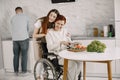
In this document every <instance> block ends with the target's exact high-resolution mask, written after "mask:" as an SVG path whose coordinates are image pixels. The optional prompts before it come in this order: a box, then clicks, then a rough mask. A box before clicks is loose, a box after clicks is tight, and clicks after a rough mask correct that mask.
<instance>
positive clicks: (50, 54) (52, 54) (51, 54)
mask: <svg viewBox="0 0 120 80" xmlns="http://www.w3.org/2000/svg"><path fill="white" fill-rule="evenodd" d="M43 55H44V56H53V57H56V58H57V57H58V55H56V54H54V53H49V52H48V53H45V54H43Z"/></svg>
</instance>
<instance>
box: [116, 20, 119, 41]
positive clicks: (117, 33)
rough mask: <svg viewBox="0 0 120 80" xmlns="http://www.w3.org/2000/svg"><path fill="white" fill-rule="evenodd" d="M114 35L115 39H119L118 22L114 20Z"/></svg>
mask: <svg viewBox="0 0 120 80" xmlns="http://www.w3.org/2000/svg"><path fill="white" fill-rule="evenodd" d="M115 36H116V39H117V40H120V22H115Z"/></svg>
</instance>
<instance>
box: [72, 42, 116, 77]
mask: <svg viewBox="0 0 120 80" xmlns="http://www.w3.org/2000/svg"><path fill="white" fill-rule="evenodd" d="M91 41H93V40H74V42H80V43H82V44H83V45H85V46H87V45H88V44H90V43H91ZM99 41H101V42H103V43H105V44H106V46H107V48H110V47H111V48H112V47H115V40H99ZM99 54H100V53H99ZM86 65H87V67H86V71H87V76H100V74H101V76H104V77H107V65H106V64H104V63H95V62H87V63H86ZM112 73H113V74H115V73H116V61H112ZM92 74H93V75H92Z"/></svg>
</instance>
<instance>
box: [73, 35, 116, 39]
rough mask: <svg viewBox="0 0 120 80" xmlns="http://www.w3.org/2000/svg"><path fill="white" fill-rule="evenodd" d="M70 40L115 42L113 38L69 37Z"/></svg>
mask: <svg viewBox="0 0 120 80" xmlns="http://www.w3.org/2000/svg"><path fill="white" fill-rule="evenodd" d="M71 39H72V40H115V39H116V38H115V37H83V36H71Z"/></svg>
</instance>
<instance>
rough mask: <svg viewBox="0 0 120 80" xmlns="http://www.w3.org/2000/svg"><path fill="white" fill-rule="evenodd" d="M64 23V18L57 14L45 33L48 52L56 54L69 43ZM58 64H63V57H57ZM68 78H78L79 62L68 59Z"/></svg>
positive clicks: (76, 79) (70, 79) (72, 79)
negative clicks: (52, 25)
mask: <svg viewBox="0 0 120 80" xmlns="http://www.w3.org/2000/svg"><path fill="white" fill-rule="evenodd" d="M65 23H66V18H65V17H64V16H62V15H59V16H58V17H57V18H56V20H55V27H54V28H53V29H51V30H49V32H48V33H47V35H46V42H47V48H48V51H49V52H54V53H55V54H57V53H58V52H59V51H61V50H63V49H66V48H67V46H68V45H69V44H70V42H71V39H70V37H69V36H68V33H67V31H66V30H65V29H63V26H64V24H65ZM59 62H60V64H63V59H59ZM68 69H69V70H68V73H69V75H68V80H78V75H79V73H80V62H78V61H73V60H69V65H68Z"/></svg>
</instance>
